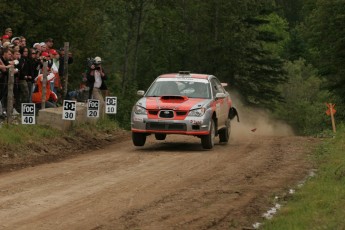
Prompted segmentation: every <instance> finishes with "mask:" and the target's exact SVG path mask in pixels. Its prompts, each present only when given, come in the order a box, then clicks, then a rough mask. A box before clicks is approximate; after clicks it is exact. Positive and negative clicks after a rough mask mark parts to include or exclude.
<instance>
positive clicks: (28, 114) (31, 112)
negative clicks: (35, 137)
mask: <svg viewBox="0 0 345 230" xmlns="http://www.w3.org/2000/svg"><path fill="white" fill-rule="evenodd" d="M35 110H36V108H35V103H22V124H23V125H34V124H36V118H35Z"/></svg>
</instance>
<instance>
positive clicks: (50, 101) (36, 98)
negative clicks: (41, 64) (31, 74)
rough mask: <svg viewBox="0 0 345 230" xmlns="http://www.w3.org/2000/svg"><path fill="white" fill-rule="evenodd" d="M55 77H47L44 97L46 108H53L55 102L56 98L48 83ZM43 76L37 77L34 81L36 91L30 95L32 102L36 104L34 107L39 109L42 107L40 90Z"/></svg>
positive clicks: (51, 75) (50, 74)
mask: <svg viewBox="0 0 345 230" xmlns="http://www.w3.org/2000/svg"><path fill="white" fill-rule="evenodd" d="M54 77H55V75H54V74H53V73H49V74H48V76H47V84H46V95H45V107H46V108H55V107H56V104H55V102H56V101H57V96H56V94H55V93H54V92H52V91H51V89H50V81H52V80H53V79H54ZM42 81H43V74H40V75H38V77H37V78H36V79H35V82H36V89H35V92H34V93H33V94H32V102H33V103H35V104H36V107H37V108H38V109H40V108H41V107H42V89H43V84H42Z"/></svg>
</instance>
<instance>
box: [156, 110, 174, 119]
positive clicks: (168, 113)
mask: <svg viewBox="0 0 345 230" xmlns="http://www.w3.org/2000/svg"><path fill="white" fill-rule="evenodd" d="M159 117H161V118H173V117H174V111H172V110H161V111H160V112H159Z"/></svg>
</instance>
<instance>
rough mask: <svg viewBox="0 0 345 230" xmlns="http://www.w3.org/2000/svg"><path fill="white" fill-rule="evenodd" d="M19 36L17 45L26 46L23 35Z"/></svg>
mask: <svg viewBox="0 0 345 230" xmlns="http://www.w3.org/2000/svg"><path fill="white" fill-rule="evenodd" d="M19 38H20V43H19V46H20V47H21V48H23V47H26V38H25V37H24V36H20V37H19Z"/></svg>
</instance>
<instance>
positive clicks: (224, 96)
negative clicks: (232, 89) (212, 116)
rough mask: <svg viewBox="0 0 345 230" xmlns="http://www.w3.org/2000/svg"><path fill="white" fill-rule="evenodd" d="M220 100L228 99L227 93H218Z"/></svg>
mask: <svg viewBox="0 0 345 230" xmlns="http://www.w3.org/2000/svg"><path fill="white" fill-rule="evenodd" d="M218 98H226V94H225V93H217V94H216V99H218Z"/></svg>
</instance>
